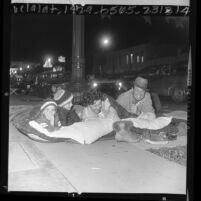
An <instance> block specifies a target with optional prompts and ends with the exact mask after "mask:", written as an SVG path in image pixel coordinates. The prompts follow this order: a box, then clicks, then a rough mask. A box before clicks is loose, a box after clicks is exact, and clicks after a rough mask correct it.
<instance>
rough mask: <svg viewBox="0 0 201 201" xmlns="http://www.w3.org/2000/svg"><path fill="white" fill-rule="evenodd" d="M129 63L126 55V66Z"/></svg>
mask: <svg viewBox="0 0 201 201" xmlns="http://www.w3.org/2000/svg"><path fill="white" fill-rule="evenodd" d="M128 62H129V58H128V55H126V64H128Z"/></svg>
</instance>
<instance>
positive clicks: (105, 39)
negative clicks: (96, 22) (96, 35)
mask: <svg viewBox="0 0 201 201" xmlns="http://www.w3.org/2000/svg"><path fill="white" fill-rule="evenodd" d="M100 43H101V46H102V47H104V48H106V47H110V46H111V38H110V37H109V36H103V37H102V38H101V41H100Z"/></svg>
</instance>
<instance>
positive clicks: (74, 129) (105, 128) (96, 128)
mask: <svg viewBox="0 0 201 201" xmlns="http://www.w3.org/2000/svg"><path fill="white" fill-rule="evenodd" d="M113 122H114V121H113V120H111V119H102V118H98V119H90V120H87V121H85V122H76V123H74V124H72V125H70V126H66V127H61V128H60V129H59V130H57V131H53V132H48V131H47V130H46V129H45V128H42V127H41V126H40V125H39V124H38V123H37V122H35V121H30V122H29V125H30V126H32V127H33V128H35V129H36V130H37V131H39V132H41V133H43V134H45V135H46V136H48V137H54V138H58V139H59V138H62V139H64V138H66V139H69V138H70V139H73V140H75V141H77V142H79V143H80V144H91V143H93V142H95V141H96V140H98V139H99V138H100V137H102V136H104V135H107V134H108V133H110V132H112V131H113V128H112V125H113Z"/></svg>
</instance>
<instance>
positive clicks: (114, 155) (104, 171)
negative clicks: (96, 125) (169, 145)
mask: <svg viewBox="0 0 201 201" xmlns="http://www.w3.org/2000/svg"><path fill="white" fill-rule="evenodd" d="M9 138H10V140H9V182H8V184H9V185H8V190H9V191H43V192H44V191H49V192H78V193H81V192H94V193H95V192H100V193H103V192H104V193H170V194H171V193H175V194H185V189H186V168H185V167H183V166H181V165H178V164H176V163H174V162H170V161H168V160H166V159H163V158H161V157H159V156H157V155H155V154H152V153H150V152H147V151H144V150H142V149H139V148H138V147H137V146H136V145H135V144H129V143H118V142H116V141H115V140H108V141H97V142H95V143H94V144H91V145H80V144H73V143H39V142H35V141H32V140H31V139H29V138H27V137H26V136H23V135H22V134H20V133H19V132H18V131H17V130H16V129H15V128H14V127H13V125H10V131H9Z"/></svg>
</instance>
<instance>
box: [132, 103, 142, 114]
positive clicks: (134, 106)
mask: <svg viewBox="0 0 201 201" xmlns="http://www.w3.org/2000/svg"><path fill="white" fill-rule="evenodd" d="M131 113H133V114H136V115H137V116H139V115H140V114H141V112H140V110H139V109H138V107H137V106H136V105H134V104H133V105H132V106H131Z"/></svg>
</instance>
